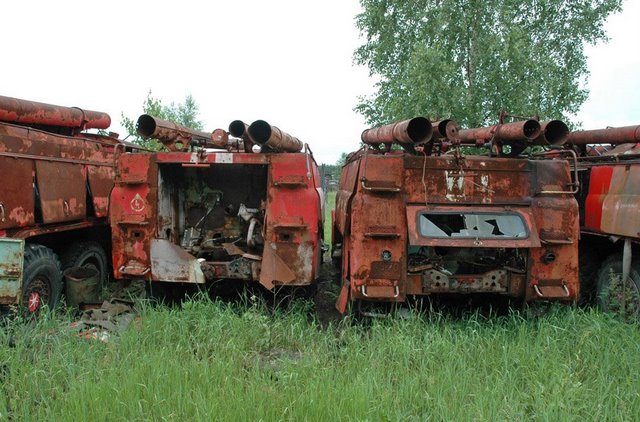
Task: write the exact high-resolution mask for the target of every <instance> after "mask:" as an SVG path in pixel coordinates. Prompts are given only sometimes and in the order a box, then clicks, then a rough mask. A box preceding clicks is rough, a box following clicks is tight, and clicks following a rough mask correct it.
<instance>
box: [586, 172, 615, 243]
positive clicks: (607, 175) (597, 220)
mask: <svg viewBox="0 0 640 422" xmlns="http://www.w3.org/2000/svg"><path fill="white" fill-rule="evenodd" d="M613 169H614V167H613V166H600V167H593V168H591V169H589V171H590V177H589V186H588V187H586V188H587V189H588V194H587V198H586V200H585V205H584V208H585V213H584V227H585V228H586V229H588V230H593V231H596V232H601V231H602V228H601V226H600V225H601V223H602V203H603V202H604V200H605V198H606V197H607V194H608V193H609V186H610V185H611V177H612V175H613Z"/></svg>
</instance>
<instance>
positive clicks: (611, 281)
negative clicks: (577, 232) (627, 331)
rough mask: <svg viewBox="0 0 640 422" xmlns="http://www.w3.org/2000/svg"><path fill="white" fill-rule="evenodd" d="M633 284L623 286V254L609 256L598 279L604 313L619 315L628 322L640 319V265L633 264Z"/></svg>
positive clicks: (599, 296) (631, 276)
mask: <svg viewBox="0 0 640 422" xmlns="http://www.w3.org/2000/svg"><path fill="white" fill-rule="evenodd" d="M629 280H630V281H631V283H629V284H627V285H626V286H624V285H623V284H622V254H621V253H617V254H613V255H611V256H609V257H608V258H607V259H606V260H605V261H604V262H603V263H602V266H601V267H600V271H598V278H597V300H598V306H599V307H600V309H601V310H602V311H604V312H611V313H615V314H617V315H619V316H620V317H621V318H622V319H624V320H626V321H638V320H639V318H640V263H639V262H637V261H636V262H632V263H631V271H630V272H629Z"/></svg>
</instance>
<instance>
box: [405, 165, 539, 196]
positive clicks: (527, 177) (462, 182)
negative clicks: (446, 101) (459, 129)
mask: <svg viewBox="0 0 640 422" xmlns="http://www.w3.org/2000/svg"><path fill="white" fill-rule="evenodd" d="M403 160H404V168H405V171H404V172H405V174H404V180H405V181H406V182H405V184H404V188H403V189H404V190H405V192H406V195H407V202H409V203H422V204H451V205H455V204H464V203H470V204H478V203H480V204H486V205H491V204H527V203H529V202H530V200H531V192H532V191H533V188H534V186H535V183H536V179H535V177H536V171H535V170H536V169H535V166H534V164H532V163H531V162H528V161H527V160H511V159H507V158H488V157H473V156H468V157H464V158H462V159H460V160H457V159H456V158H455V157H450V156H442V157H428V156H422V157H420V156H412V155H405V156H404V158H403Z"/></svg>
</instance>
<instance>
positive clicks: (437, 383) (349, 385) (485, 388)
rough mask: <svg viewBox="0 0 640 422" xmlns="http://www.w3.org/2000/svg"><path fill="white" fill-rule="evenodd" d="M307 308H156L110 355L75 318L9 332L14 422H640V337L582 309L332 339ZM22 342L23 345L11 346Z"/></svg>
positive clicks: (112, 344) (386, 326) (7, 373)
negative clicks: (73, 323) (73, 325)
mask: <svg viewBox="0 0 640 422" xmlns="http://www.w3.org/2000/svg"><path fill="white" fill-rule="evenodd" d="M305 306H307V305H305V304H304V303H300V304H297V306H294V307H293V309H290V310H287V311H284V310H275V311H273V310H270V309H268V308H266V307H265V306H262V305H246V304H245V305H242V304H234V305H229V304H224V303H220V302H213V301H211V300H208V299H199V300H194V301H188V302H185V303H184V304H183V305H182V306H181V307H179V308H173V309H172V308H167V307H164V306H156V307H153V306H146V307H144V309H143V310H142V313H141V317H140V318H139V319H138V320H136V321H135V322H134V324H133V325H132V326H130V327H129V329H128V330H127V331H125V332H124V333H123V334H122V335H121V336H120V337H114V338H112V339H111V340H110V341H109V342H108V343H106V344H105V343H102V342H99V341H95V340H94V341H91V340H85V339H81V338H79V337H78V336H77V335H76V333H75V332H74V331H73V330H71V329H69V328H67V323H68V321H65V318H64V317H58V318H56V319H42V320H40V321H38V322H37V323H25V322H21V321H15V322H12V323H10V324H9V326H7V327H5V329H4V330H3V331H2V334H0V340H1V346H0V362H1V370H0V377H1V378H0V381H1V385H2V393H3V394H2V397H3V399H2V400H1V401H0V419H1V420H8V419H9V418H11V419H12V420H213V419H217V420H260V419H262V420H281V419H284V420H305V419H306V420H336V419H337V418H340V419H347V420H390V421H391V420H394V421H395V420H525V419H526V420H528V419H536V420H582V419H588V420H634V419H637V417H638V415H640V396H639V395H640V381H639V380H640V378H639V377H638V374H640V332H639V331H638V326H637V325H628V324H625V323H622V322H618V321H616V320H615V319H612V318H610V317H608V316H606V315H603V314H599V313H595V312H593V313H592V312H584V311H581V310H579V309H573V308H554V309H553V310H552V311H551V312H550V313H549V314H547V315H545V316H543V317H530V318H525V317H523V316H521V315H518V314H513V315H510V316H507V317H494V318H490V319H485V318H483V317H480V316H478V315H471V316H469V317H466V318H462V319H457V320H454V319H450V318H447V317H443V316H440V315H431V316H427V315H410V316H409V317H407V318H391V319H387V320H374V321H372V322H370V323H368V324H354V323H350V321H349V320H346V321H343V322H341V323H339V324H337V325H330V326H329V327H320V326H319V325H318V324H317V323H316V322H315V321H314V318H313V317H311V316H309V315H310V314H309V312H308V310H307V309H305ZM9 336H11V338H9Z"/></svg>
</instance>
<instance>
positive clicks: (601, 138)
mask: <svg viewBox="0 0 640 422" xmlns="http://www.w3.org/2000/svg"><path fill="white" fill-rule="evenodd" d="M638 142H640V125H636V126H625V127H612V128H607V129H595V130H579V131H577V132H571V134H570V135H569V137H568V139H567V143H569V144H574V145H587V144H613V145H617V144H628V143H638Z"/></svg>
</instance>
